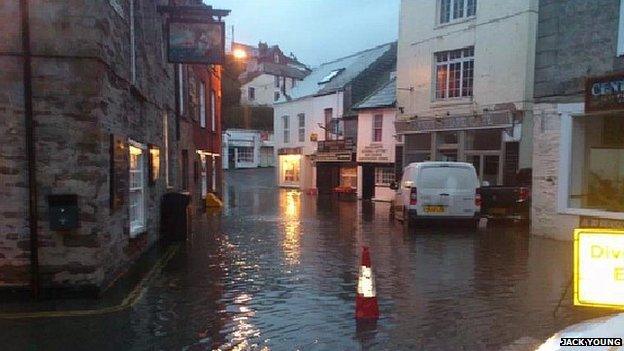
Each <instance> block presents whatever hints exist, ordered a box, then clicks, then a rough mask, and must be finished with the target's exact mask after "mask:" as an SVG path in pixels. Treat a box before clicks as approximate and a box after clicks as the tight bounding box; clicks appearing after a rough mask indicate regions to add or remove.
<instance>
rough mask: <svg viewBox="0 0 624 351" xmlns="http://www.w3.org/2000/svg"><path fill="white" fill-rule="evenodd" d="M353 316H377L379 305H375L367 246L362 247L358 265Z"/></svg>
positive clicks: (373, 279)
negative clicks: (358, 271)
mask: <svg viewBox="0 0 624 351" xmlns="http://www.w3.org/2000/svg"><path fill="white" fill-rule="evenodd" d="M355 318H357V319H377V318H379V305H377V292H376V291H375V278H374V277H373V269H372V265H371V258H370V253H369V252H368V247H367V246H363V247H362V264H361V265H360V274H359V277H358V285H357V295H356V296H355Z"/></svg>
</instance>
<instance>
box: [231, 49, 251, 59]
mask: <svg viewBox="0 0 624 351" xmlns="http://www.w3.org/2000/svg"><path fill="white" fill-rule="evenodd" d="M232 54H233V55H234V58H235V59H237V60H242V59H245V58H247V52H246V51H245V50H243V49H234V51H232Z"/></svg>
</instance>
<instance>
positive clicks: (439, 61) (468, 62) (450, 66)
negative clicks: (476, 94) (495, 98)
mask: <svg viewBox="0 0 624 351" xmlns="http://www.w3.org/2000/svg"><path fill="white" fill-rule="evenodd" d="M435 59H436V67H435V69H436V94H435V97H436V99H447V98H457V97H467V96H472V85H473V76H474V47H473V46H471V47H467V48H465V49H459V50H452V51H442V52H437V53H436V54H435Z"/></svg>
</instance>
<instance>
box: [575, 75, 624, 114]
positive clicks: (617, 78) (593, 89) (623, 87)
mask: <svg viewBox="0 0 624 351" xmlns="http://www.w3.org/2000/svg"><path fill="white" fill-rule="evenodd" d="M621 109H624V73H619V74H612V75H608V76H603V77H591V78H587V80H586V82H585V111H587V112H592V111H606V110H621Z"/></svg>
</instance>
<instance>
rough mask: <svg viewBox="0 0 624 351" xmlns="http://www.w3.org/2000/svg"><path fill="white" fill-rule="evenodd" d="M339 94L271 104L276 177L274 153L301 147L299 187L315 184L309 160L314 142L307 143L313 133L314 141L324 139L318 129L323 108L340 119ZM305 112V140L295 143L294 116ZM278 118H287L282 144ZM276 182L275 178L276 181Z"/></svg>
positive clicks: (277, 166) (296, 120)
mask: <svg viewBox="0 0 624 351" xmlns="http://www.w3.org/2000/svg"><path fill="white" fill-rule="evenodd" d="M342 107H343V94H342V92H338V93H335V94H329V95H324V96H309V97H305V98H301V99H297V100H293V101H290V102H284V103H279V104H275V105H274V106H273V130H274V134H275V148H274V150H275V160H276V167H275V168H276V174H277V175H278V177H279V174H280V172H281V170H280V165H279V159H278V155H277V154H278V150H279V149H281V148H294V147H301V148H302V149H303V155H304V156H303V157H302V162H301V163H302V166H301V176H300V179H301V188H302V189H309V188H312V187H315V184H316V180H315V177H316V168H315V167H314V165H313V164H312V162H311V161H310V157H309V156H310V155H312V154H314V153H315V152H316V149H317V142H315V141H310V135H311V134H312V133H316V134H317V135H318V140H319V141H321V140H325V130H323V129H322V128H321V127H319V123H320V124H321V125H324V124H325V109H326V108H332V109H333V115H334V117H341V116H342V113H343V109H342ZM299 113H305V116H306V117H305V140H304V141H303V142H301V141H299V127H298V126H299V124H298V123H299V120H298V117H297V115H298V114H299ZM282 116H289V118H290V129H289V132H290V133H289V135H290V141H289V142H288V143H285V142H284V128H283V127H284V126H283V121H282ZM278 179H279V178H278Z"/></svg>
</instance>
